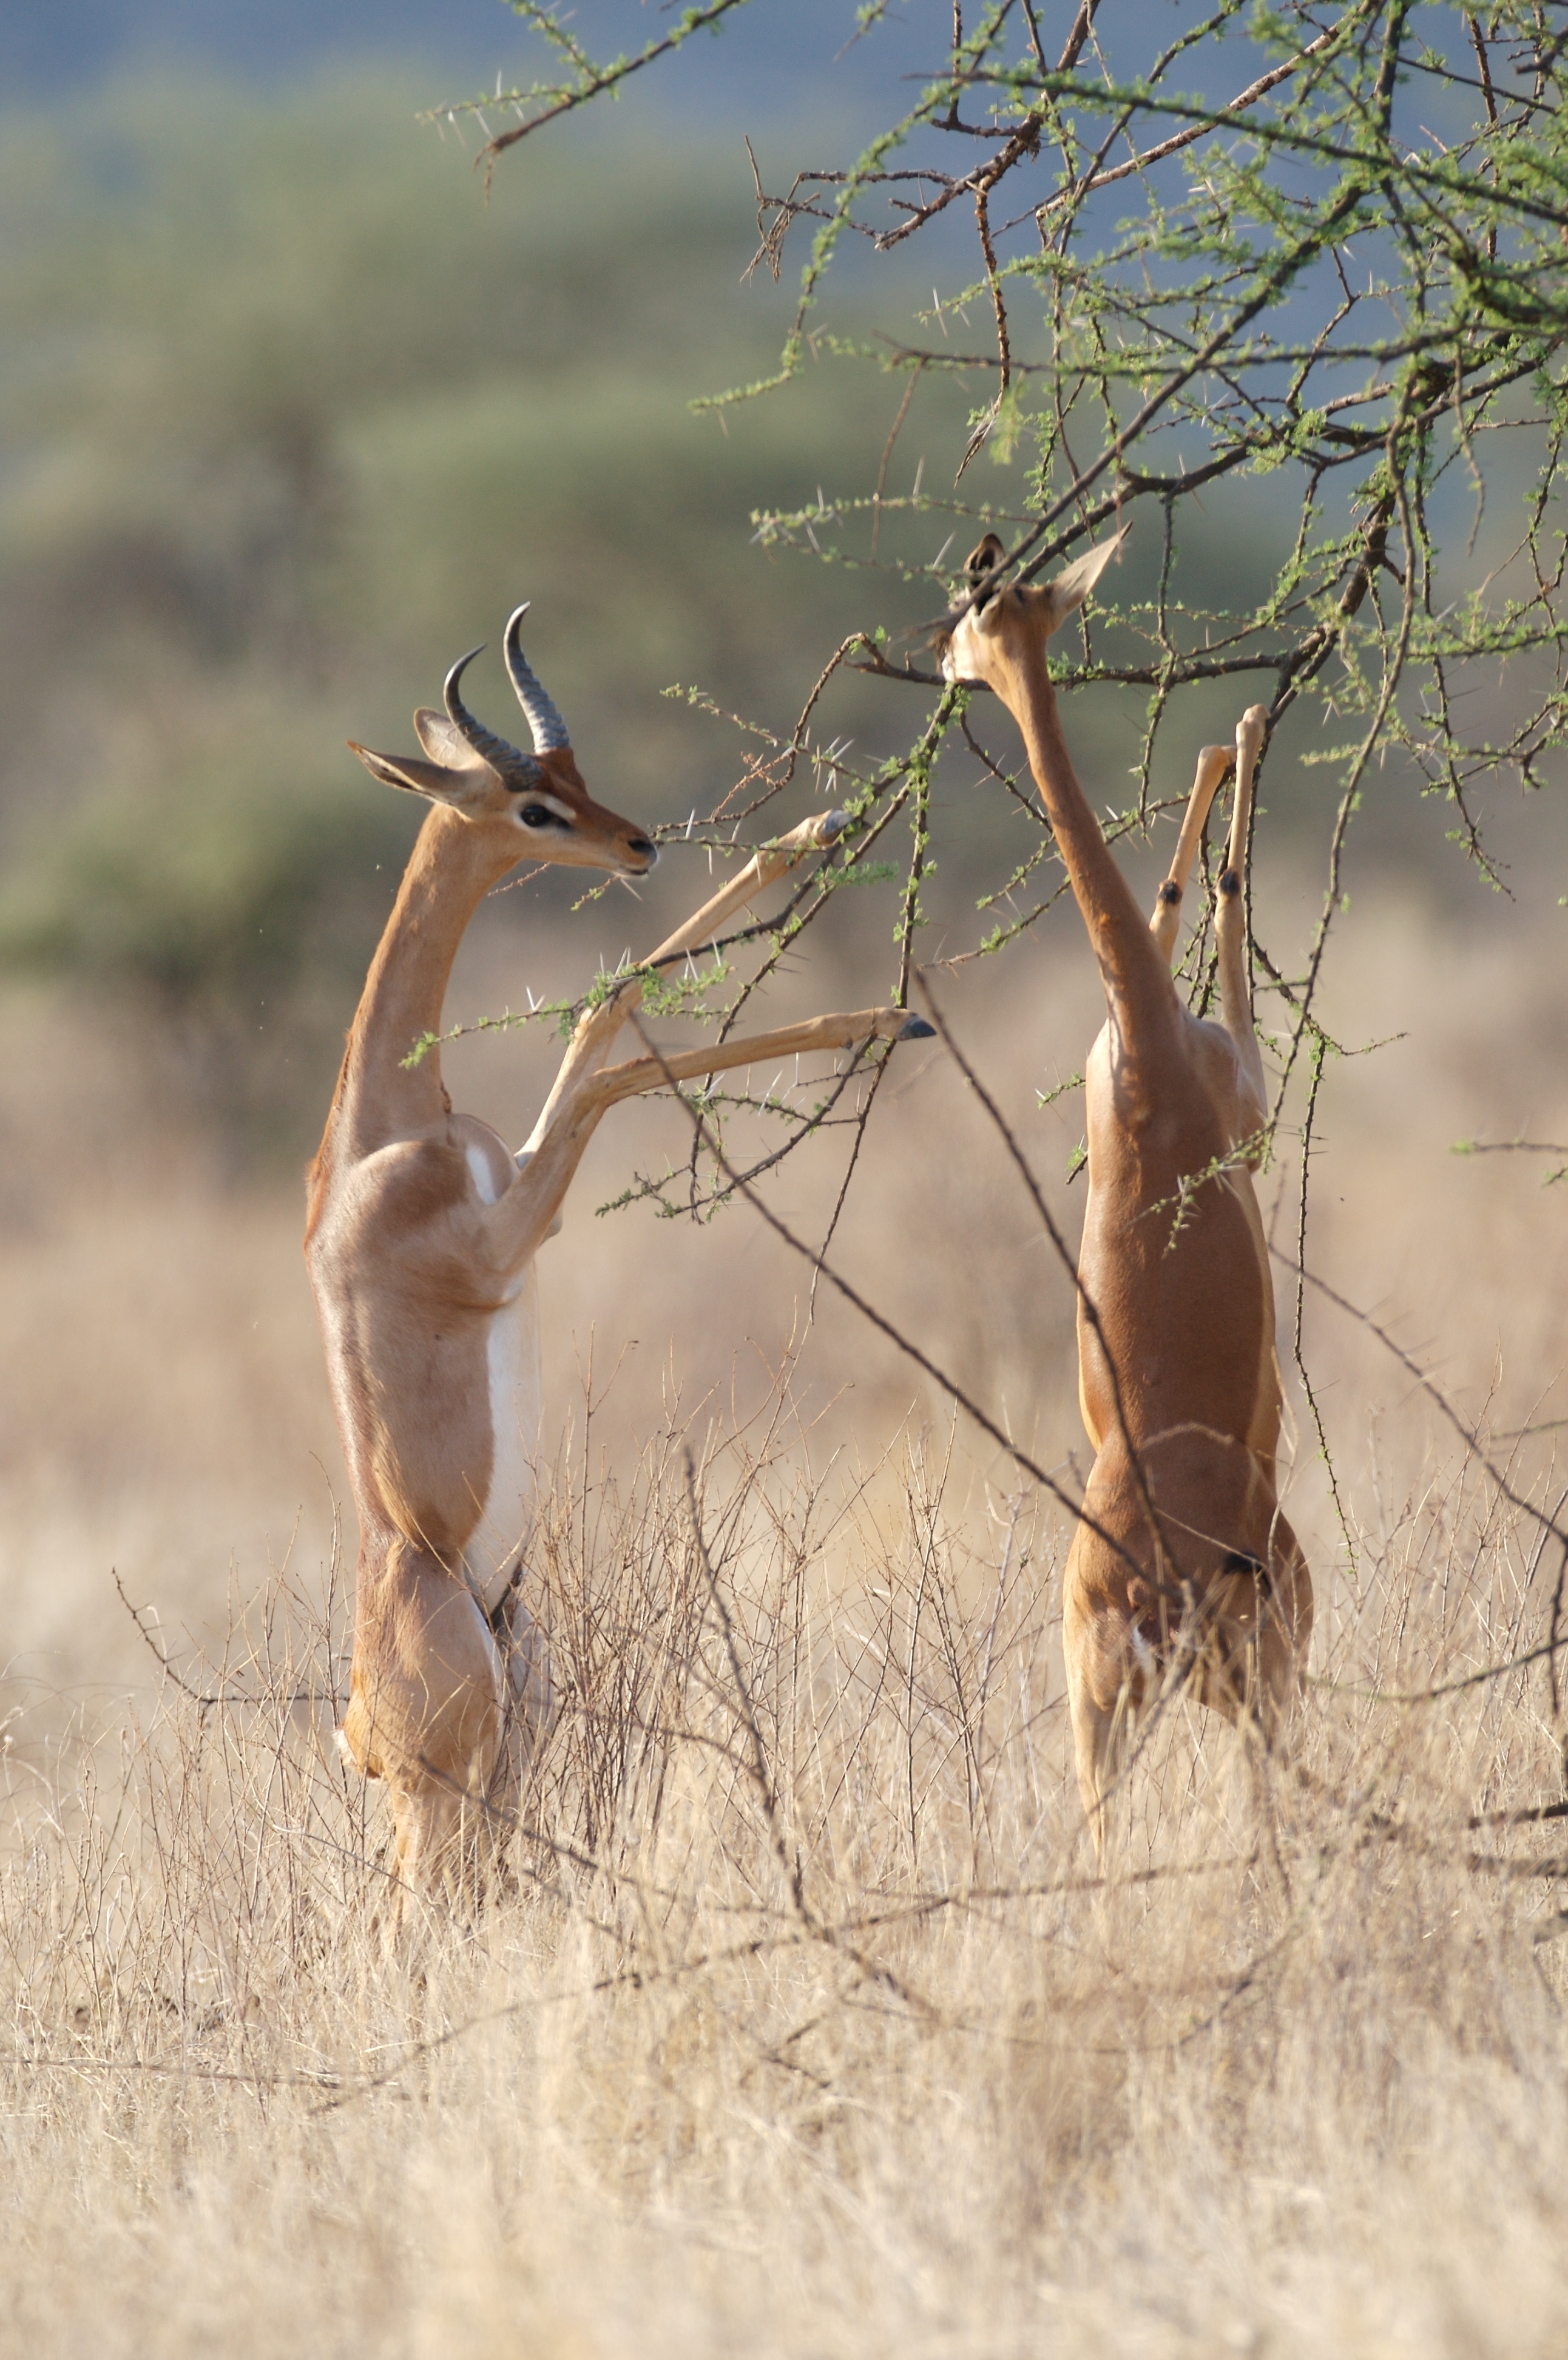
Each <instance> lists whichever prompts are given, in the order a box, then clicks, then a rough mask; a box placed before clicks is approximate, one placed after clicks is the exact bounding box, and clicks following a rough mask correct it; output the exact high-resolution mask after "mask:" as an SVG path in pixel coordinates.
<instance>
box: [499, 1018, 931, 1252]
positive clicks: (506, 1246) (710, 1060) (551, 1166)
mask: <svg viewBox="0 0 1568 2360" xmlns="http://www.w3.org/2000/svg"><path fill="white" fill-rule="evenodd" d="M933 1031H934V1027H932V1026H931V1025H930V1024H928V1023H927V1022H926V1021H925V1018H924V1017H923V1016H911V1015H910V1013H909V1010H908V1009H907V1008H862V1009H858V1010H856V1011H855V1012H854V1013H852V1014H839V1015H832V1016H811V1017H807V1018H806V1019H805V1020H804V1021H803V1022H800V1023H798V1024H784V1025H780V1026H779V1028H778V1030H777V1031H775V1032H754V1033H750V1034H747V1035H745V1036H743V1037H742V1038H740V1039H738V1040H730V1041H721V1042H717V1043H714V1044H713V1047H711V1048H707V1049H681V1050H672V1051H671V1052H670V1054H669V1055H667V1056H666V1055H658V1056H650V1057H637V1058H633V1059H631V1060H629V1061H628V1062H627V1063H626V1064H624V1065H606V1066H602V1067H601V1068H600V1069H599V1070H598V1071H597V1072H594V1073H588V1074H584V1075H582V1076H579V1078H578V1079H577V1080H576V1081H575V1082H574V1083H573V1084H572V1087H571V1088H570V1090H568V1091H567V1092H566V1094H565V1095H564V1096H563V1098H561V1101H560V1102H559V1103H558V1105H557V1108H556V1111H555V1115H554V1119H553V1120H552V1121H551V1123H550V1128H549V1130H548V1131H546V1132H545V1134H544V1135H543V1137H542V1138H541V1139H540V1141H539V1147H538V1149H537V1150H536V1152H535V1153H534V1154H533V1156H532V1158H531V1160H530V1161H529V1163H528V1165H527V1167H526V1169H525V1170H523V1171H521V1172H519V1174H518V1175H517V1180H516V1181H515V1183H514V1184H513V1185H512V1186H511V1187H510V1188H508V1189H507V1191H506V1195H505V1196H503V1197H502V1198H501V1199H500V1201H499V1202H498V1203H497V1204H495V1205H490V1206H486V1207H485V1210H484V1213H483V1216H482V1218H483V1220H484V1224H485V1236H486V1239H487V1240H488V1248H489V1251H490V1253H491V1254H492V1255H493V1256H494V1258H495V1264H496V1267H497V1268H499V1269H502V1270H510V1269H516V1268H517V1267H519V1266H520V1265H521V1263H522V1262H525V1261H526V1260H527V1259H528V1255H529V1254H531V1253H533V1252H534V1251H537V1249H538V1247H539V1244H540V1243H541V1242H542V1240H543V1239H544V1238H545V1237H546V1236H547V1235H548V1233H549V1230H550V1223H551V1222H552V1221H553V1220H554V1219H555V1217H556V1214H557V1213H558V1212H559V1210H560V1208H561V1202H562V1199H563V1198H564V1197H565V1195H566V1192H567V1190H568V1188H569V1187H570V1186H571V1185H572V1175H574V1174H575V1172H576V1170H577V1166H578V1164H580V1163H581V1161H582V1158H583V1150H584V1148H585V1147H586V1146H587V1144H588V1142H589V1141H590V1139H591V1138H592V1137H593V1133H594V1131H595V1130H596V1129H597V1128H598V1124H599V1121H600V1119H601V1117H602V1116H603V1115H604V1111H605V1109H607V1108H609V1107H612V1106H614V1105H615V1104H616V1102H617V1101H618V1100H619V1099H621V1098H640V1097H643V1096H646V1094H647V1093H648V1091H650V1090H659V1089H664V1088H667V1087H669V1085H670V1083H672V1082H685V1081H694V1080H697V1079H699V1078H700V1077H701V1076H703V1075H706V1074H724V1073H733V1072H734V1071H735V1068H736V1067H737V1066H742V1065H760V1064H770V1063H771V1062H772V1061H773V1060H774V1059H775V1058H778V1057H795V1056H808V1055H810V1054H812V1053H813V1052H817V1051H822V1050H825V1049H848V1048H853V1047H855V1045H857V1044H858V1043H863V1042H866V1041H918V1040H926V1039H929V1038H931V1035H932V1032H933Z"/></svg>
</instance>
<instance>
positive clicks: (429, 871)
mask: <svg viewBox="0 0 1568 2360" xmlns="http://www.w3.org/2000/svg"><path fill="white" fill-rule="evenodd" d="M505 848H506V847H502V849H503V850H505ZM510 865H511V864H510V861H509V860H507V861H498V859H497V853H496V846H495V840H494V838H493V837H492V836H491V835H490V833H489V831H488V830H487V829H485V828H482V827H477V826H474V825H471V824H470V823H469V822H468V821H466V820H463V819H460V818H459V817H458V816H457V814H456V813H455V812H452V811H448V810H445V809H444V808H442V807H441V806H440V805H438V806H437V807H436V808H435V809H434V810H433V811H432V812H431V813H430V816H429V818H428V819H427V820H426V822H425V824H424V825H423V827H422V828H421V829H420V830H419V836H418V839H417V841H416V842H415V845H414V849H413V851H412V853H411V854H410V855H409V858H408V868H407V869H405V870H404V872H403V882H402V884H401V885H400V886H399V888H398V890H397V901H395V902H394V903H393V905H392V914H391V916H390V917H389V918H388V919H387V926H386V931H385V932H384V934H382V937H381V940H380V942H379V943H378V944H377V945H376V956H375V957H374V958H373V959H372V960H371V962H370V972H369V974H368V975H367V976H366V977H365V989H364V991H363V993H362V994H361V995H360V1002H359V1006H358V1008H357V1010H356V1011H354V1023H353V1025H352V1026H351V1028H350V1031H349V1036H348V1049H347V1053H346V1054H345V1055H344V1058H343V1073H342V1075H341V1076H340V1078H339V1082H338V1088H337V1096H336V1098H334V1100H333V1104H332V1115H331V1116H330V1117H329V1119H328V1124H327V1132H328V1137H329V1139H330V1138H331V1137H332V1133H333V1131H335V1130H336V1129H337V1128H338V1127H339V1126H341V1125H343V1124H345V1123H346V1124H347V1125H348V1127H349V1131H350V1132H351V1135H352V1137H353V1139H354V1147H355V1151H356V1152H357V1153H362V1154H363V1153H368V1152H370V1150H371V1149H372V1148H373V1147H374V1146H376V1145H377V1144H380V1143H381V1142H384V1141H385V1140H387V1139H393V1138H397V1137H400V1136H403V1135H406V1134H408V1133H409V1132H411V1131H420V1130H423V1129H426V1128H428V1127H429V1126H430V1124H431V1123H433V1122H437V1121H439V1120H441V1118H442V1117H443V1116H444V1115H445V1114H446V1112H447V1110H448V1107H449V1103H450V1102H449V1100H448V1098H447V1095H446V1090H445V1088H444V1087H443V1085H442V1082H441V1056H440V1053H439V1051H438V1050H436V1049H434V1048H430V1049H428V1050H427V1051H426V1053H425V1054H424V1055H423V1056H422V1057H421V1058H420V1060H419V1064H418V1065H412V1066H409V1065H405V1063H404V1060H405V1059H406V1058H407V1056H408V1052H409V1051H410V1050H411V1049H412V1048H413V1047H414V1045H415V1043H416V1042H418V1041H420V1040H422V1039H423V1038H424V1037H425V1035H426V1034H428V1033H432V1032H438V1031H439V1030H440V1027H441V1006H442V1002H443V1001H444V1000H445V999H446V987H447V981H448V978H449V977H450V976H451V974H452V961H453V959H454V958H455V957H456V956H457V950H458V945H459V944H460V943H461V942H462V940H463V935H464V934H465V933H466V931H467V928H468V922H469V920H470V919H471V918H472V917H473V915H474V911H475V910H476V909H477V908H478V906H479V904H480V902H481V901H483V900H484V898H485V894H486V893H487V892H488V891H489V890H490V888H491V887H492V886H493V885H494V884H495V883H496V882H497V881H498V880H499V879H500V878H501V877H503V876H504V875H505V874H506V869H507V868H508V867H509V866H510Z"/></svg>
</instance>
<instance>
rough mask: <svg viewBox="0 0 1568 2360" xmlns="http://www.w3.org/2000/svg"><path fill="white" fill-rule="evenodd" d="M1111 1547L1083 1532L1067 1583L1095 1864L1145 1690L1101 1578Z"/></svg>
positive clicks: (1118, 1606) (1073, 1692)
mask: <svg viewBox="0 0 1568 2360" xmlns="http://www.w3.org/2000/svg"><path fill="white" fill-rule="evenodd" d="M1105 1554H1107V1552H1106V1550H1105V1543H1104V1542H1103V1541H1101V1540H1100V1538H1099V1536H1098V1535H1097V1534H1095V1533H1092V1532H1091V1531H1090V1530H1089V1528H1088V1526H1087V1525H1084V1524H1080V1525H1079V1527H1078V1531H1077V1535H1076V1536H1075V1538H1074V1540H1073V1548H1072V1552H1071V1554H1070V1555H1069V1557H1068V1559H1067V1569H1066V1572H1065V1573H1064V1575H1063V1577H1062V1655H1063V1657H1064V1659H1065V1662H1066V1666H1067V1708H1068V1711H1069V1713H1070V1714H1071V1716H1072V1721H1073V1762H1074V1767H1075V1768H1076V1771H1077V1775H1078V1793H1079V1797H1080V1799H1081V1800H1082V1802H1083V1815H1084V1817H1085V1818H1086V1819H1087V1820H1088V1822H1089V1832H1090V1834H1091V1836H1092V1837H1093V1838H1094V1857H1095V1859H1096V1860H1099V1861H1103V1860H1104V1859H1105V1843H1106V1838H1107V1835H1108V1833H1109V1828H1108V1816H1109V1801H1108V1797H1109V1795H1110V1791H1111V1789H1112V1787H1113V1786H1115V1785H1116V1778H1117V1775H1118V1774H1119V1772H1120V1770H1121V1766H1122V1763H1123V1761H1124V1759H1125V1757H1126V1753H1127V1739H1128V1736H1129V1734H1130V1731H1131V1727H1132V1717H1133V1714H1134V1712H1135V1711H1136V1710H1137V1704H1138V1694H1139V1692H1140V1688H1141V1683H1140V1682H1139V1681H1138V1677H1137V1666H1136V1665H1135V1663H1134V1662H1133V1661H1132V1660H1131V1657H1130V1655H1129V1649H1130V1648H1131V1647H1132V1646H1133V1645H1134V1644H1136V1643H1135V1641H1134V1640H1133V1638H1132V1636H1131V1634H1130V1626H1129V1622H1128V1619H1127V1612H1126V1611H1125V1608H1124V1606H1123V1604H1122V1603H1121V1601H1120V1600H1119V1599H1118V1598H1117V1596H1116V1591H1115V1590H1114V1588H1113V1587H1112V1583H1111V1580H1109V1579H1102V1578H1100V1576H1101V1574H1102V1571H1103V1568H1100V1566H1099V1563H1098V1560H1099V1558H1100V1557H1103V1556H1105Z"/></svg>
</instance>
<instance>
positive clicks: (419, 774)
mask: <svg viewBox="0 0 1568 2360" xmlns="http://www.w3.org/2000/svg"><path fill="white" fill-rule="evenodd" d="M347 742H348V750H349V752H350V753H351V754H357V755H358V757H359V759H360V760H361V761H362V762H363V763H364V764H365V769H366V770H368V771H369V773H370V775H371V777H372V778H373V779H379V780H380V781H381V783H382V785H383V786H384V787H406V788H407V789H408V792H409V793H410V794H412V795H428V796H429V797H430V801H431V802H432V803H453V804H459V805H461V804H463V803H467V802H468V801H469V800H470V798H471V797H472V795H473V792H474V781H473V775H472V773H471V772H463V771H458V770H448V769H446V768H445V767H444V766H443V765H442V764H441V763H439V762H421V761H420V759H419V756H418V755H417V754H373V753H372V752H371V750H370V748H369V747H368V746H358V745H356V744H355V743H354V739H353V738H352V737H351V738H349V740H348V741H347Z"/></svg>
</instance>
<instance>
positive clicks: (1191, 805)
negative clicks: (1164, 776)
mask: <svg viewBox="0 0 1568 2360" xmlns="http://www.w3.org/2000/svg"><path fill="white" fill-rule="evenodd" d="M1233 759H1235V758H1234V756H1233V755H1232V753H1231V750H1230V748H1229V747H1228V746H1205V747H1203V749H1202V751H1201V752H1200V754H1199V756H1198V774H1197V776H1196V778H1195V779H1194V780H1193V781H1192V793H1191V794H1190V795H1189V796H1188V798H1187V808H1186V810H1185V812H1183V814H1182V815H1181V835H1180V836H1178V837H1177V839H1176V853H1175V858H1173V859H1172V861H1171V868H1170V871H1169V873H1168V875H1167V876H1166V879H1165V882H1164V883H1163V884H1162V885H1161V887H1160V890H1159V892H1158V893H1157V894H1156V895H1155V897H1154V915H1153V917H1152V918H1150V920H1149V933H1150V934H1152V935H1153V936H1154V939H1155V941H1156V942H1157V943H1158V944H1159V945H1160V956H1161V957H1162V958H1163V959H1164V961H1165V964H1166V966H1167V967H1169V966H1170V965H1171V961H1172V959H1173V958H1174V957H1175V955H1176V937H1177V935H1178V934H1179V933H1180V932H1181V896H1182V894H1183V893H1184V892H1185V891H1186V890H1187V880H1188V878H1189V877H1190V876H1191V875H1192V863H1193V861H1194V860H1195V859H1196V858H1197V855H1198V847H1199V845H1200V843H1201V842H1202V841H1203V823H1204V821H1205V820H1206V819H1207V818H1208V816H1209V806H1210V804H1211V803H1213V802H1214V797H1215V795H1216V794H1217V793H1218V792H1219V787H1220V781H1221V780H1222V779H1223V778H1224V777H1225V773H1226V772H1227V771H1228V770H1229V769H1230V766H1231V763H1232V761H1233Z"/></svg>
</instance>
